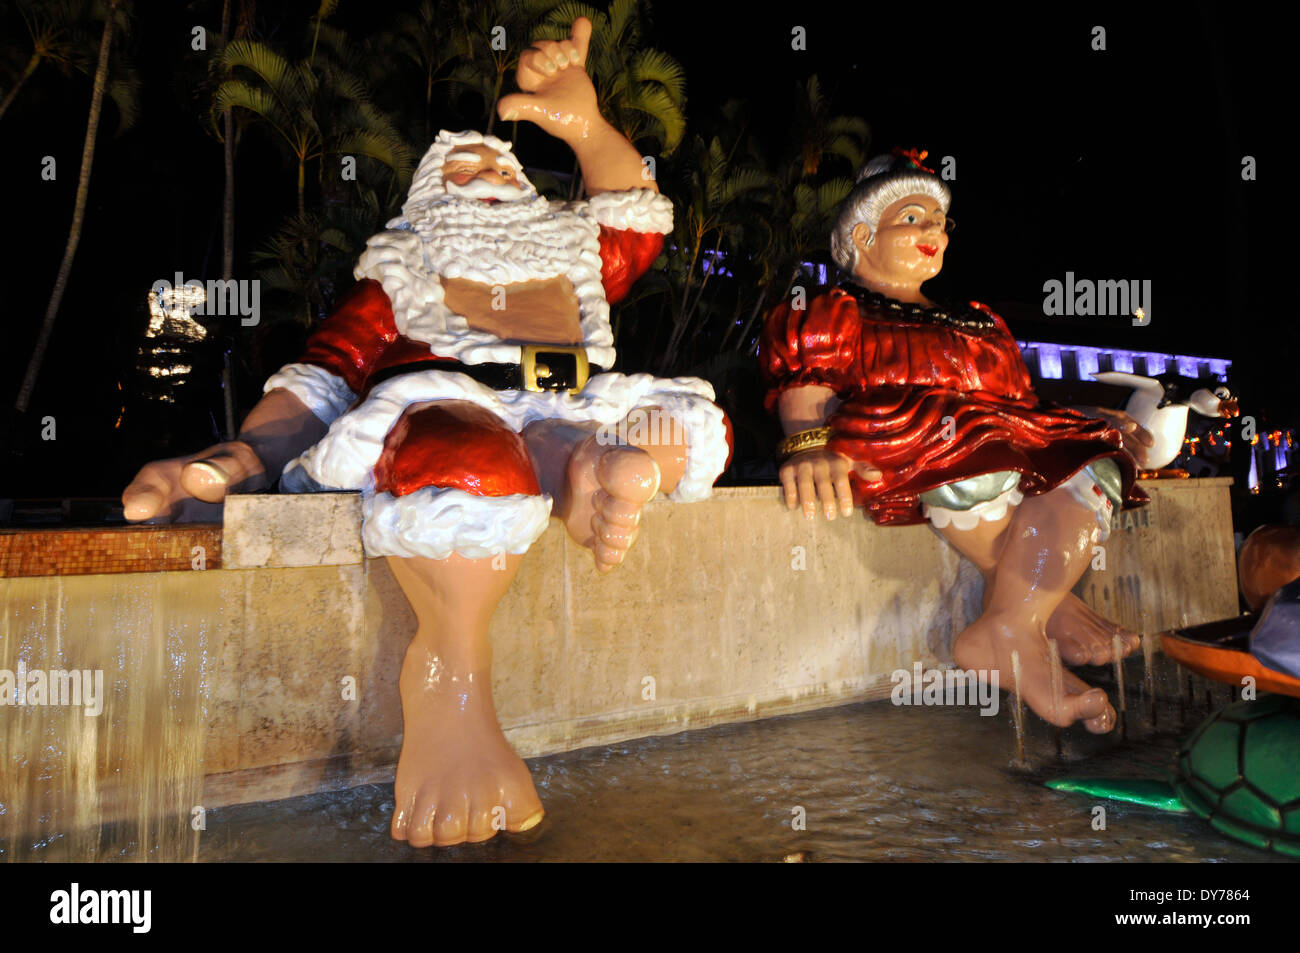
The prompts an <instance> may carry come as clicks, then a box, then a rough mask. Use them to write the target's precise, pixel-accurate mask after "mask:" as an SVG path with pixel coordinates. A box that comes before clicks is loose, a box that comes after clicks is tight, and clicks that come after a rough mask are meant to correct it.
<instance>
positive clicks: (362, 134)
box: [212, 20, 412, 219]
mask: <svg viewBox="0 0 1300 953" xmlns="http://www.w3.org/2000/svg"><path fill="white" fill-rule="evenodd" d="M323 31H324V28H323V27H322V25H321V23H320V21H319V20H318V21H317V24H316V28H315V30H314V36H313V39H312V43H313V48H314V47H315V45H316V44H317V42H318V40H319V39H320V37H321V36H322V33H323ZM328 37H329V38H330V39H335V38H337V32H336V31H332V30H330V31H329V33H328ZM221 65H222V67H223V68H225V69H228V70H230V71H231V73H232V76H231V78H229V79H227V80H225V81H224V82H222V83H221V85H220V86H219V87H217V91H216V94H215V96H214V97H213V102H212V113H213V116H214V118H215V117H216V116H219V115H221V114H222V113H225V112H226V111H228V110H231V109H245V110H247V111H248V112H249V113H250V114H251V115H252V116H253V117H255V119H256V120H257V121H258V122H259V123H261V124H263V125H265V126H267V127H269V128H270V129H271V130H272V131H273V132H275V133H276V135H277V136H278V137H279V139H280V140H281V141H282V143H283V144H284V145H286V146H287V147H288V149H289V153H290V155H291V156H292V157H293V159H294V161H295V162H296V164H297V167H298V177H297V209H298V217H299V218H300V219H305V217H306V214H307V207H306V183H307V177H306V171H307V164H308V163H309V162H312V161H313V160H316V159H321V158H323V157H324V156H327V155H356V156H362V157H366V158H369V159H372V160H374V161H376V162H378V163H380V164H381V165H382V166H385V167H386V168H388V169H390V170H392V172H393V182H392V183H391V185H390V188H395V189H398V190H400V189H401V188H403V187H404V183H405V181H407V179H408V178H409V176H410V173H411V165H412V163H411V150H410V148H409V147H408V146H407V144H406V142H405V140H404V139H403V138H402V136H401V135H400V134H399V133H398V132H397V129H396V128H395V127H394V125H393V123H392V121H391V120H390V119H389V118H388V117H387V116H385V115H384V114H383V113H381V112H380V111H379V110H378V109H376V108H375V106H374V105H373V103H372V102H371V100H370V95H369V91H368V90H367V89H366V87H365V85H364V84H363V83H362V82H361V80H360V79H358V78H357V77H356V76H355V75H352V74H351V73H348V72H347V71H346V70H344V69H342V68H341V67H339V66H338V65H337V64H335V63H334V62H333V61H332V59H331V58H330V57H320V59H319V62H316V57H315V52H314V49H313V54H312V56H311V57H309V58H306V59H303V60H299V61H297V62H292V61H290V60H289V59H288V58H286V57H285V56H283V55H282V54H280V53H279V52H277V51H276V50H274V49H273V48H271V47H270V46H269V45H267V44H265V43H261V42H258V41H256V40H234V41H232V42H231V43H230V45H229V46H227V47H226V49H225V50H224V51H223V52H222V54H221ZM236 71H242V72H236ZM245 74H246V75H248V78H247V79H244V78H242V77H243V75H245Z"/></svg>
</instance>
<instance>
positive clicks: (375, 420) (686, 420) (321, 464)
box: [281, 370, 728, 502]
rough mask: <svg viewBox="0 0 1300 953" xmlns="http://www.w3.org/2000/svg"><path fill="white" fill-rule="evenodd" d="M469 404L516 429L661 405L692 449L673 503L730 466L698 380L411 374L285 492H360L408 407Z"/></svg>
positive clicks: (698, 495)
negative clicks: (528, 384) (573, 381)
mask: <svg viewBox="0 0 1300 953" xmlns="http://www.w3.org/2000/svg"><path fill="white" fill-rule="evenodd" d="M431 400H467V401H470V402H472V403H474V404H477V405H478V406H480V407H483V408H485V409H486V410H489V411H491V412H492V413H493V414H495V415H496V416H497V417H499V418H500V419H501V421H502V422H503V423H504V424H505V425H506V426H508V427H510V429H512V430H514V431H516V432H519V431H522V430H523V429H524V428H525V427H526V426H528V424H530V423H532V422H533V421H534V420H557V419H558V420H572V421H577V422H594V423H598V424H602V425H609V424H617V423H618V422H619V421H621V420H623V418H625V417H626V416H627V415H628V414H629V413H630V412H631V411H632V410H634V409H636V408H639V407H646V408H648V407H662V408H663V409H664V410H665V411H666V412H668V413H669V414H671V415H672V416H673V417H674V418H675V419H676V420H678V421H679V422H680V423H681V425H682V427H683V428H684V429H685V431H686V440H687V443H688V444H689V447H690V450H689V453H688V456H687V460H686V471H685V473H684V475H683V476H682V479H681V482H679V483H678V485H677V487H676V489H675V490H674V491H673V493H672V494H671V495H670V497H669V498H670V499H673V500H678V501H682V502H693V501H696V500H703V499H708V497H709V496H710V494H711V493H712V487H713V481H714V480H716V479H717V478H718V476H719V474H721V473H722V468H723V467H724V466H725V465H726V462H727V453H728V447H727V440H726V425H725V424H724V423H723V419H724V418H723V414H722V410H721V408H719V407H718V406H717V405H716V404H715V403H713V387H712V386H711V385H710V384H709V383H708V382H707V381H703V380H700V379H699V378H695V377H677V378H673V379H671V380H668V379H665V378H658V377H652V376H651V375H649V374H631V375H628V374H598V375H596V376H595V377H593V378H591V379H590V380H589V381H587V386H586V387H584V388H583V389H582V392H581V393H579V394H569V393H562V392H556V391H544V392H541V393H538V392H535V391H495V390H492V389H491V388H489V387H486V386H484V385H483V384H480V383H479V382H478V381H476V380H474V379H473V378H471V377H468V376H466V375H465V374H457V373H454V372H451V371H432V370H430V371H414V372H411V373H407V374H402V375H399V376H397V377H394V378H392V379H390V380H387V381H384V382H383V383H382V384H380V385H378V386H377V387H375V389H374V390H372V391H371V392H370V395H369V396H368V397H367V398H366V399H365V400H364V401H363V402H362V403H361V404H359V405H358V406H356V407H354V408H353V409H352V410H350V411H349V412H348V413H346V414H344V415H343V416H342V417H340V418H339V419H338V420H336V421H334V423H333V424H332V425H331V426H330V429H329V432H328V433H327V434H326V435H325V436H324V438H322V439H321V441H320V443H318V444H316V445H315V446H314V447H312V448H311V449H310V450H308V451H307V452H306V453H304V454H303V455H302V456H300V457H299V458H298V459H297V460H295V461H292V462H291V463H290V464H289V466H287V467H286V468H285V472H284V475H283V476H282V477H281V487H282V488H284V489H287V490H288V491H289V492H304V491H307V490H312V489H336V490H359V489H368V488H369V487H371V485H372V477H371V471H372V469H373V467H374V465H375V463H376V462H377V461H378V460H379V455H380V453H381V452H382V451H383V446H384V438H385V437H386V436H387V435H388V431H389V430H391V429H392V427H393V425H394V424H395V423H397V419H398V418H399V417H401V415H402V412H403V411H404V410H405V409H406V408H407V407H408V406H410V405H411V404H414V403H420V402H423V401H431Z"/></svg>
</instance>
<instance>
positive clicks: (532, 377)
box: [519, 344, 591, 394]
mask: <svg viewBox="0 0 1300 953" xmlns="http://www.w3.org/2000/svg"><path fill="white" fill-rule="evenodd" d="M547 354H570V355H572V356H573V386H572V387H543V386H542V385H541V383H540V381H544V380H546V379H547V378H549V377H551V375H552V374H553V373H554V372H553V371H552V370H551V368H550V367H549V366H548V365H547V364H546V363H545V361H544V360H543V361H538V359H537V358H538V357H539V356H541V357H542V358H545V356H546V355H547ZM519 368H520V371H521V373H522V375H523V378H524V390H531V391H536V392H541V391H548V390H567V391H568V392H569V393H571V394H576V393H578V391H580V390H582V389H583V388H584V387H586V386H587V376H588V374H589V373H590V370H591V366H590V364H589V363H588V361H587V349H586V348H582V347H565V346H562V345H556V344H525V345H524V346H523V348H522V354H521V355H520V361H519Z"/></svg>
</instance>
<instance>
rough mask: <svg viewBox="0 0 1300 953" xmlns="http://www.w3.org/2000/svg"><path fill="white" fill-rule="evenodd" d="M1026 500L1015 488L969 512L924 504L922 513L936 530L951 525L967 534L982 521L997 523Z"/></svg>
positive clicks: (977, 504)
mask: <svg viewBox="0 0 1300 953" xmlns="http://www.w3.org/2000/svg"><path fill="white" fill-rule="evenodd" d="M1024 498H1025V496H1024V494H1023V493H1021V492H1020V490H1019V489H1017V488H1016V487H1014V486H1013V487H1012V488H1011V489H1009V490H1003V491H1002V492H1001V493H999V494H998V495H997V496H995V497H993V499H991V500H985V501H984V502H983V503H976V504H975V505H974V506H972V507H971V508H970V509H968V510H950V509H948V507H946V506H931V505H930V504H929V503H922V504H921V512H922V513H924V514H925V516H926V518H927V519H929V521H930V524H931V525H932V526H934V527H935V529H944V528H945V527H947V526H948V524H949V523H951V524H952V525H953V526H956V527H957V528H958V529H959V530H962V531H963V532H965V531H967V530H972V529H974V528H975V527H976V526H978V525H979V521H980V520H987V521H988V522H990V523H996V522H997V521H998V520H1000V519H1002V518H1003V517H1004V516H1006V515H1007V508H1008V507H1012V506H1019V505H1020V501H1021V500H1023V499H1024Z"/></svg>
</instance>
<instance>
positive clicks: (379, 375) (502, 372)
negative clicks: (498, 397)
mask: <svg viewBox="0 0 1300 953" xmlns="http://www.w3.org/2000/svg"><path fill="white" fill-rule="evenodd" d="M603 370H604V369H603V368H601V367H597V366H596V365H594V364H589V363H588V361H587V352H586V350H585V349H583V348H578V347H559V346H551V347H547V346H544V345H526V346H525V347H524V348H523V360H522V361H521V362H520V363H519V364H463V363H461V362H460V361H450V360H428V361H410V362H409V363H406V364H394V365H392V366H391V367H383V368H380V369H379V370H377V371H375V372H374V373H373V374H371V375H370V376H369V377H368V378H367V379H366V385H367V388H372V387H374V386H375V385H377V384H381V383H383V382H384V381H386V380H390V379H391V378H394V377H397V376H399V375H401V374H410V373H413V372H415V371H450V372H452V373H455V374H465V375H466V376H468V377H472V378H474V380H476V381H478V382H479V383H480V384H482V385H484V386H485V387H490V388H492V389H493V390H531V391H548V390H549V391H571V392H573V393H577V392H578V391H580V390H582V388H583V387H584V386H586V384H587V378H588V377H590V376H591V375H592V374H593V373H594V374H599V373H602V371H603Z"/></svg>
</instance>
